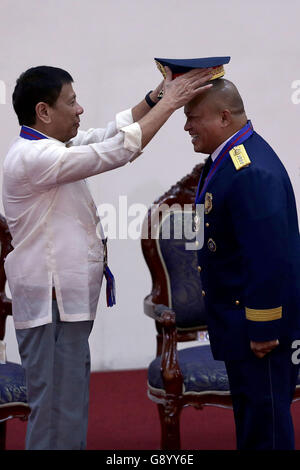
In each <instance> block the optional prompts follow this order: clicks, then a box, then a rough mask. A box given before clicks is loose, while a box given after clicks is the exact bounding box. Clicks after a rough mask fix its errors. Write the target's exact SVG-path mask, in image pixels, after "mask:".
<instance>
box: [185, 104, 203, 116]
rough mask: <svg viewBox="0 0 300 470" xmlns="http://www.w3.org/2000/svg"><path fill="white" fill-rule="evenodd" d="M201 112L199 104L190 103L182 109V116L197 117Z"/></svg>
mask: <svg viewBox="0 0 300 470" xmlns="http://www.w3.org/2000/svg"><path fill="white" fill-rule="evenodd" d="M201 111H202V106H201V103H196V102H190V103H187V104H186V105H185V107H184V114H185V115H186V116H196V115H197V116H198V115H199V114H200V113H201Z"/></svg>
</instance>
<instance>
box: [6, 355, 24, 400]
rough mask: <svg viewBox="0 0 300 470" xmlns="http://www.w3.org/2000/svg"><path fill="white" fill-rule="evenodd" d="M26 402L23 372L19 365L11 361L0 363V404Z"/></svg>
mask: <svg viewBox="0 0 300 470" xmlns="http://www.w3.org/2000/svg"><path fill="white" fill-rule="evenodd" d="M14 402H21V403H27V398H26V384H25V372H24V369H23V368H22V366H21V365H19V364H15V363H13V362H7V363H6V364H0V405H4V404H7V403H14Z"/></svg>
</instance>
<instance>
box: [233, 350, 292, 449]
mask: <svg viewBox="0 0 300 470" xmlns="http://www.w3.org/2000/svg"><path fill="white" fill-rule="evenodd" d="M292 352H293V350H292V349H291V348H285V349H284V348H282V347H281V346H278V347H277V348H275V349H274V350H273V351H272V352H271V353H269V354H267V355H266V356H264V357H263V358H262V359H258V358H257V357H256V356H255V355H254V354H253V357H250V358H249V359H246V360H241V361H226V362H225V365H226V369H227V374H228V379H229V385H230V390H231V394H232V400H233V411H234V419H235V425H236V439H237V449H238V450H246V449H247V450H256V449H257V450H258V449H266V450H271V449H273V450H275V449H279V450H292V449H294V428H293V421H292V416H291V402H292V399H293V394H294V391H295V386H296V382H297V376H298V368H299V366H298V365H294V364H293V363H292V359H291V357H292Z"/></svg>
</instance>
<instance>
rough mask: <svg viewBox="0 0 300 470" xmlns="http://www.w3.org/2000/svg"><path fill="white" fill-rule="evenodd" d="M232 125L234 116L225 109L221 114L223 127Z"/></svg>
mask: <svg viewBox="0 0 300 470" xmlns="http://www.w3.org/2000/svg"><path fill="white" fill-rule="evenodd" d="M231 124H232V115H231V112H230V111H229V109H224V110H223V111H222V113H221V125H222V127H228V126H230V125H231Z"/></svg>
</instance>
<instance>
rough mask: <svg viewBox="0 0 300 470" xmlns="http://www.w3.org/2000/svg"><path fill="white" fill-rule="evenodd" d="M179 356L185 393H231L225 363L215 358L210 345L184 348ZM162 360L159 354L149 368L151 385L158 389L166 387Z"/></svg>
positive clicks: (179, 352)
mask: <svg viewBox="0 0 300 470" xmlns="http://www.w3.org/2000/svg"><path fill="white" fill-rule="evenodd" d="M178 358H179V365H180V368H181V371H182V374H183V378H184V392H185V393H186V392H194V393H201V392H207V391H217V392H223V393H224V392H228V393H229V384H228V377H227V373H226V369H225V364H224V362H222V361H216V360H215V359H214V358H213V356H212V353H211V349H210V346H209V345H205V346H196V347H193V348H187V349H182V350H181V351H178ZM160 362H161V357H160V356H159V357H157V358H156V359H154V361H152V363H151V364H150V366H149V369H148V382H149V385H150V386H151V387H154V388H157V389H163V388H164V386H163V381H162V375H161V370H160Z"/></svg>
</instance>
